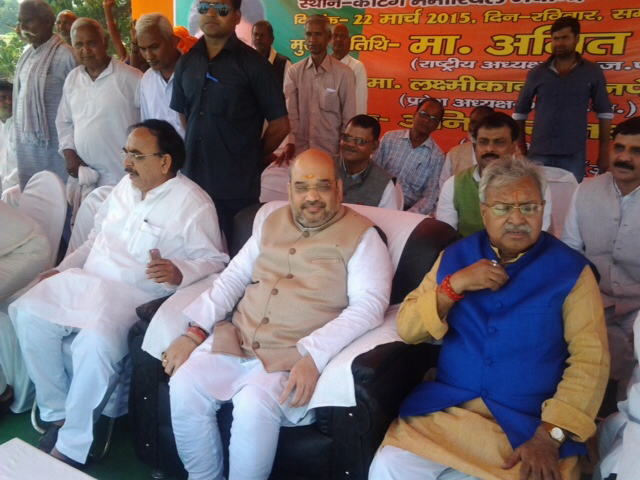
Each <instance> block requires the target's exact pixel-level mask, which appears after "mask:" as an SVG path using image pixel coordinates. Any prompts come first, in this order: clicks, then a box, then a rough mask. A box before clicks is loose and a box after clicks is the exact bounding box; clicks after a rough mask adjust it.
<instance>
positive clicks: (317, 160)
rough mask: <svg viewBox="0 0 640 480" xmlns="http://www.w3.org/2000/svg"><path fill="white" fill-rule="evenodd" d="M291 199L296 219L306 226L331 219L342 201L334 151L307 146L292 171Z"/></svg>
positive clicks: (290, 177)
mask: <svg viewBox="0 0 640 480" xmlns="http://www.w3.org/2000/svg"><path fill="white" fill-rule="evenodd" d="M289 201H290V202H291V211H292V212H293V216H294V218H295V219H296V221H297V222H298V223H299V224H300V225H302V226H303V227H307V228H313V227H319V226H322V225H324V224H325V223H327V222H328V221H330V220H331V219H332V218H333V217H334V216H335V215H336V213H338V210H339V209H340V207H341V205H342V181H341V180H339V179H338V178H337V169H336V165H335V162H334V161H333V158H332V157H331V155H329V154H328V153H327V152H325V151H323V150H316V149H311V150H306V151H304V152H302V153H301V154H300V155H298V156H297V157H296V159H295V161H294V163H293V165H292V166H291V170H290V171H289Z"/></svg>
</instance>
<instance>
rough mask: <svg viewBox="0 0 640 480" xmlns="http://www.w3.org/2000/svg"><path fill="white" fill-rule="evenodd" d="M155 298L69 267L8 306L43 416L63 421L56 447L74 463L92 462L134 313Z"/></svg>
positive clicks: (51, 419)
mask: <svg viewBox="0 0 640 480" xmlns="http://www.w3.org/2000/svg"><path fill="white" fill-rule="evenodd" d="M73 292H82V293H76V294H74V293H73ZM151 298H153V296H151V295H150V294H149V293H147V292H143V291H141V290H139V289H137V288H135V287H134V286H132V285H127V284H122V283H118V282H113V281H108V280H104V279H100V278H97V277H93V276H91V275H89V274H87V273H85V272H84V271H82V270H80V269H70V270H67V271H65V272H63V273H60V274H58V275H55V276H53V277H50V278H48V279H46V280H44V281H43V282H40V283H39V284H37V285H36V286H34V287H33V288H32V289H31V290H29V291H28V292H27V293H26V294H25V295H23V296H22V297H20V298H19V299H18V300H17V301H15V302H14V303H12V304H11V305H10V306H9V315H10V316H11V320H12V322H13V325H14V327H15V330H16V333H17V335H18V339H19V341H20V348H21V350H22V354H23V357H24V360H25V363H26V365H27V370H28V372H29V376H30V377H31V379H32V380H33V382H34V383H35V385H36V399H37V401H38V405H39V407H40V410H41V415H42V418H43V419H44V420H46V421H50V422H51V421H59V420H64V421H65V424H64V427H63V428H62V429H61V430H60V432H59V434H58V442H57V443H56V448H57V449H58V450H59V451H60V452H61V453H63V454H65V455H66V456H68V457H69V458H72V459H73V460H76V461H78V462H81V463H84V462H85V461H86V457H87V455H88V453H89V449H90V448H91V443H92V441H93V423H94V421H95V420H96V419H97V418H98V416H99V415H100V412H101V411H102V408H103V407H104V405H105V403H106V402H107V400H108V398H109V395H110V394H111V392H112V391H113V388H115V386H116V384H117V381H118V378H119V376H120V373H121V371H122V366H123V364H124V361H123V359H124V357H125V356H126V355H127V353H128V347H127V334H128V331H129V329H130V327H131V326H132V325H133V323H135V321H136V315H135V308H136V306H138V305H140V304H142V303H145V302H147V301H149V300H151ZM70 335H76V337H75V338H74V339H73V342H72V344H71V364H72V372H67V370H66V369H65V362H64V359H63V349H62V342H63V341H64V340H65V338H66V337H68V336H70Z"/></svg>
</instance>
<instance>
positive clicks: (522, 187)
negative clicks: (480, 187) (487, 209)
mask: <svg viewBox="0 0 640 480" xmlns="http://www.w3.org/2000/svg"><path fill="white" fill-rule="evenodd" d="M540 201H542V195H541V194H540V189H539V187H538V184H537V182H536V181H535V180H534V179H533V178H532V177H526V178H522V179H520V180H518V181H516V182H513V183H511V184H509V185H505V186H504V187H494V186H489V187H488V188H487V203H488V204H492V203H506V204H513V205H515V204H522V203H531V202H536V203H537V202H540Z"/></svg>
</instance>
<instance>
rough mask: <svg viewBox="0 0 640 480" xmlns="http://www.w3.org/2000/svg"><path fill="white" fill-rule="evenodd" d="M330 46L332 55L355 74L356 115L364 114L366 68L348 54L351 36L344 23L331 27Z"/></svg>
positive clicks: (365, 109)
mask: <svg viewBox="0 0 640 480" xmlns="http://www.w3.org/2000/svg"><path fill="white" fill-rule="evenodd" d="M331 48H332V50H333V53H332V56H333V57H334V58H337V59H338V60H340V61H341V62H342V63H344V64H345V65H347V66H348V67H350V68H351V70H353V73H354V75H355V76H356V115H366V114H367V99H368V96H369V86H368V79H367V69H366V68H364V64H363V63H362V62H361V61H360V60H356V59H355V58H353V57H352V56H351V55H349V52H350V51H351V36H350V35H349V29H348V28H347V27H346V25H344V24H342V23H339V24H337V25H336V26H334V27H333V32H332V35H331Z"/></svg>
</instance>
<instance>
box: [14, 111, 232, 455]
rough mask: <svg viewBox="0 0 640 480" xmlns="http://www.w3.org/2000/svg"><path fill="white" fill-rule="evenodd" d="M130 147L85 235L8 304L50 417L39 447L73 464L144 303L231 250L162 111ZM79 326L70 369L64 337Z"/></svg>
mask: <svg viewBox="0 0 640 480" xmlns="http://www.w3.org/2000/svg"><path fill="white" fill-rule="evenodd" d="M122 153H123V155H122V158H123V163H122V164H121V168H123V171H124V172H126V173H127V175H126V176H125V177H124V178H123V179H122V180H121V181H120V182H119V183H118V185H116V186H115V187H114V189H113V191H112V192H111V193H110V194H109V196H108V197H107V199H106V200H105V202H104V204H103V205H102V206H101V208H100V210H99V213H98V214H97V218H96V220H95V222H94V228H93V230H92V231H91V233H90V234H89V238H88V239H87V241H86V242H85V243H84V244H83V245H82V246H81V247H80V248H78V249H77V250H75V251H74V252H73V253H72V254H70V255H69V256H67V257H66V258H65V259H64V260H63V261H62V263H61V264H60V265H59V266H57V267H56V269H55V270H49V271H48V272H45V273H43V274H42V275H41V277H40V282H39V283H38V284H37V285H35V286H34V287H33V288H32V289H31V290H29V291H28V292H27V293H26V294H25V295H23V296H22V297H20V299H18V300H17V301H16V302H14V303H13V304H11V306H10V308H9V315H10V316H11V320H12V322H13V325H14V327H15V330H16V333H17V335H18V338H19V340H20V346H21V349H22V354H23V357H24V359H25V363H26V365H27V370H28V372H29V376H30V377H31V379H32V380H33V381H34V383H35V385H36V398H37V400H38V406H39V407H40V414H41V416H42V418H43V420H45V421H47V422H51V425H52V426H51V428H50V429H48V430H47V431H46V432H45V434H44V435H43V437H42V438H41V440H40V443H39V445H38V447H39V448H40V449H41V450H43V451H45V452H46V453H50V454H51V455H52V456H54V457H56V458H58V459H60V460H62V461H64V462H65V463H68V464H71V465H73V466H79V465H81V464H84V463H85V461H86V458H87V455H88V453H89V449H90V448H91V443H92V441H93V422H94V419H97V418H98V417H99V415H100V412H101V411H102V408H103V407H104V405H105V402H106V400H107V399H108V397H109V395H110V394H111V392H112V391H113V388H115V386H116V383H117V382H118V379H119V377H120V374H121V373H122V370H123V366H124V357H125V356H126V355H127V354H128V353H129V348H128V345H127V333H128V331H129V328H130V327H131V326H132V325H133V324H134V323H135V321H136V320H137V318H136V314H135V309H136V306H138V305H140V304H142V303H145V302H148V301H150V300H152V299H154V298H159V297H164V296H166V295H169V294H171V293H173V292H174V291H176V290H178V289H180V288H183V287H186V286H188V285H190V284H191V283H193V282H195V281H197V280H200V279H202V278H204V277H206V276H207V275H209V274H211V273H214V272H219V271H221V270H222V269H223V268H224V267H225V264H226V263H227V261H228V260H229V257H228V256H227V255H226V254H225V253H223V252H222V241H221V236H220V230H219V228H218V225H217V218H216V211H215V208H214V206H213V203H212V202H211V200H210V199H209V197H208V196H207V194H206V193H205V192H204V191H203V190H202V189H201V188H200V187H198V186H197V185H196V184H195V183H194V182H192V181H191V180H189V179H188V178H186V177H185V176H183V175H182V174H180V173H178V170H180V167H181V166H182V163H183V162H184V156H185V154H184V142H183V140H182V137H180V135H179V134H178V133H177V132H176V130H175V129H174V128H173V127H172V126H171V125H170V124H169V123H168V122H165V121H163V120H146V121H144V122H142V123H140V124H137V125H134V126H133V127H132V130H131V133H130V134H129V137H128V138H127V140H126V146H125V147H124V149H123V152H122ZM72 335H73V336H75V338H74V339H73V343H72V344H71V359H72V363H73V378H72V379H70V378H69V377H68V376H67V372H66V370H65V366H64V365H65V362H64V359H63V356H62V342H63V341H64V339H65V338H66V337H68V336H72ZM195 338H196V339H197V337H195ZM187 340H188V339H187ZM192 341H195V340H192Z"/></svg>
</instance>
